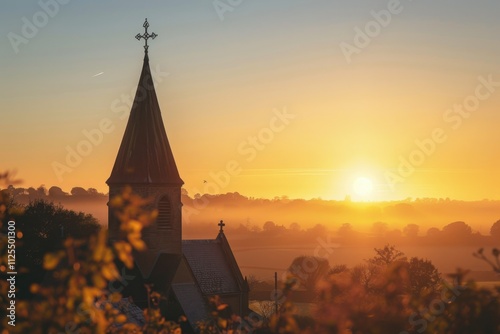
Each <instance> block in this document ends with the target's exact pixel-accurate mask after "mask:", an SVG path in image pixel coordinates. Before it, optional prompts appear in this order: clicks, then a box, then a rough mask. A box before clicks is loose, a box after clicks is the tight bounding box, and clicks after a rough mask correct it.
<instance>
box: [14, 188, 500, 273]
mask: <svg viewBox="0 0 500 334" xmlns="http://www.w3.org/2000/svg"><path fill="white" fill-rule="evenodd" d="M10 192H11V193H12V194H13V196H14V199H15V200H16V201H18V202H20V203H24V204H26V203H28V202H29V201H33V200H35V199H41V198H43V199H46V200H48V201H53V202H54V203H56V204H60V205H62V206H64V207H65V208H67V209H71V210H75V211H83V212H85V213H90V214H92V215H93V216H95V217H96V218H97V219H98V220H99V222H100V223H101V224H102V225H103V226H107V214H108V208H107V202H108V195H107V194H102V193H99V192H97V191H95V190H92V189H88V190H85V189H83V188H80V187H75V188H73V189H72V190H71V192H70V193H65V192H64V191H62V190H61V189H60V188H58V187H51V188H49V190H47V189H45V188H43V187H42V188H38V189H34V188H28V189H23V188H17V189H15V188H13V187H12V188H11V189H10ZM182 202H183V238H184V239H200V238H215V237H216V235H217V233H218V226H217V223H218V222H219V221H220V220H224V222H225V224H226V227H225V233H226V235H227V236H228V239H229V242H230V243H231V246H232V247H233V251H234V253H235V256H236V257H237V260H238V262H239V263H240V267H241V269H242V271H243V273H244V274H246V275H254V276H256V277H260V278H270V277H271V276H272V275H273V273H274V271H275V270H278V269H280V268H281V269H282V270H283V272H285V271H286V268H287V267H288V265H289V264H290V263H291V261H292V260H293V259H294V258H296V257H297V256H300V255H310V256H314V255H315V252H317V251H318V250H317V249H318V245H321V244H325V243H328V244H329V245H330V246H331V249H332V250H333V251H332V252H331V253H329V254H326V255H327V258H328V261H329V262H330V264H331V265H336V264H345V265H348V266H354V265H356V264H359V263H361V262H363V261H364V260H365V259H367V258H369V257H370V256H371V255H372V252H373V248H375V247H382V246H383V245H385V244H388V243H389V244H393V245H395V246H397V247H398V248H399V249H401V250H402V251H403V252H404V253H405V254H406V255H407V256H417V255H419V256H421V257H423V258H427V259H429V260H432V262H433V263H435V265H436V267H437V268H438V269H439V270H440V271H442V272H453V271H454V270H455V269H456V268H458V267H461V268H468V269H470V270H472V271H473V272H475V274H476V275H478V276H476V277H478V278H479V279H482V280H491V279H494V274H493V273H490V274H486V276H484V275H483V274H484V273H486V272H489V267H488V266H487V264H485V263H484V262H480V261H478V260H477V259H475V258H474V257H473V256H472V253H473V252H474V251H476V250H477V249H479V248H480V247H494V246H496V245H497V244H498V242H499V241H500V235H498V233H497V232H496V233H497V234H494V235H491V232H492V231H493V229H492V227H493V225H494V223H495V222H496V221H498V220H499V216H500V215H499V214H498V213H499V212H500V201H490V200H484V201H474V202H472V201H471V202H468V201H456V200H450V199H407V200H404V201H393V202H351V201H349V200H345V201H327V200H321V199H312V200H303V199H288V198H283V197H282V198H274V199H261V198H249V197H246V196H244V195H241V194H239V193H228V194H221V195H196V196H193V197H191V196H190V195H189V194H187V192H186V191H183V194H182ZM497 225H499V224H497ZM482 273H483V274H482ZM492 275H493V276H492Z"/></svg>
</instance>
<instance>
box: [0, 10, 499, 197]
mask: <svg viewBox="0 0 500 334" xmlns="http://www.w3.org/2000/svg"><path fill="white" fill-rule="evenodd" d="M448 6H452V5H451V4H448V5H447V4H442V3H436V4H428V3H426V4H423V3H418V2H407V1H406V2H403V1H402V2H401V6H400V7H399V8H397V9H394V8H393V9H392V12H391V14H390V15H391V19H390V20H389V22H388V23H387V17H386V18H385V20H386V21H382V22H383V23H384V25H385V26H383V25H382V24H380V23H377V21H376V17H381V16H380V15H382V16H383V13H387V11H388V10H389V9H388V8H389V7H388V2H387V1H360V2H359V3H357V4H356V5H353V4H351V3H350V2H348V1H341V2H335V4H333V3H330V2H326V1H320V2H315V3H314V4H309V3H307V4H306V3H303V2H301V1H298V0H293V1H284V0H281V1H276V2H273V3H272V4H269V3H268V2H266V1H255V2H249V1H248V2H243V3H242V4H241V5H239V6H237V7H235V8H233V10H232V11H228V12H224V13H221V12H220V11H219V12H217V9H215V8H214V7H213V6H212V4H210V2H207V3H203V2H181V1H172V2H168V3H163V2H161V3H160V2H152V3H150V4H148V5H147V6H146V5H144V4H142V3H141V4H139V3H135V2H132V1H123V2H121V3H120V6H119V7H117V6H113V5H112V4H109V3H108V4H101V3H99V2H95V3H92V4H91V5H87V6H86V7H85V5H82V4H80V3H77V2H74V3H69V4H67V5H64V6H61V7H60V8H59V10H58V12H57V14H56V15H54V17H51V18H50V19H49V20H48V23H47V24H46V25H43V26H41V27H39V28H38V32H37V33H36V34H35V36H33V37H30V38H25V40H26V41H27V42H26V43H21V44H19V43H18V44H16V43H15V42H13V40H12V38H13V37H12V36H14V35H13V34H17V35H18V36H23V22H24V21H23V17H25V18H27V19H28V20H31V19H32V18H33V15H34V14H36V13H37V12H39V11H42V10H43V9H41V8H40V7H39V5H38V4H37V2H36V1H26V2H23V4H18V3H16V4H12V5H10V7H9V9H8V10H2V11H1V14H0V27H1V29H2V30H1V33H2V34H3V35H5V36H6V37H7V38H3V39H2V40H1V42H0V43H2V47H1V48H0V56H1V57H2V59H4V61H6V63H7V64H8V66H6V67H5V66H4V67H2V75H1V77H2V78H4V80H2V81H1V82H0V94H1V95H0V96H1V99H0V106H1V110H2V120H1V122H0V133H1V134H2V137H1V138H2V139H3V143H4V145H3V150H2V159H1V161H0V167H1V168H2V169H17V170H18V176H19V177H20V178H22V179H23V180H24V184H23V185H24V186H25V187H27V186H35V187H36V186H39V185H41V184H44V185H46V186H52V185H58V186H60V187H62V188H63V189H64V190H66V191H69V190H70V189H71V188H72V187H73V186H83V187H86V188H88V187H94V188H97V189H98V190H100V191H103V192H106V191H107V187H106V185H105V183H104V182H105V180H106V179H107V177H108V176H109V173H110V171H111V167H112V164H113V162H114V159H115V157H116V153H117V151H118V147H119V144H120V140H121V137H122V135H123V132H124V128H125V125H126V120H127V116H128V112H129V110H130V108H129V103H130V101H129V100H130V98H132V96H133V95H134V89H135V86H136V85H137V80H138V77H139V72H140V69H141V66H142V51H143V49H142V47H141V43H139V42H137V41H136V40H135V39H134V38H133V36H135V34H137V33H138V32H140V31H141V25H142V22H143V20H144V17H146V16H147V17H148V21H149V22H150V24H151V29H150V30H151V31H154V32H156V33H157V34H159V37H158V38H157V39H156V40H154V41H153V42H152V43H151V47H150V64H151V67H152V70H153V72H156V74H157V75H156V89H157V94H158V98H159V102H160V106H161V108H162V112H163V119H164V122H165V126H166V129H167V134H168V137H169V140H170V144H171V146H172V149H173V152H174V155H175V157H176V161H177V165H178V168H179V171H180V173H181V177H182V178H183V179H184V181H185V187H186V189H187V190H188V191H189V193H190V194H192V195H193V194H195V193H198V192H200V193H204V192H212V193H213V192H221V193H224V192H232V191H238V192H240V193H243V194H245V195H248V196H256V197H274V196H282V195H287V196H290V197H294V198H295V197H302V198H314V197H321V198H325V199H343V198H344V197H345V196H347V195H350V196H352V198H353V199H354V200H391V199H401V198H406V197H450V198H457V199H466V200H469V199H483V198H491V199H500V191H499V189H500V176H499V173H498V170H499V169H500V154H497V149H496V145H495V144H496V143H497V142H498V141H499V139H500V132H499V131H498V123H499V121H500V116H499V113H498V110H499V106H500V91H498V90H500V71H499V62H498V59H500V57H499V56H500V47H499V43H498V36H497V34H496V32H498V31H499V28H500V27H499V23H498V22H497V21H498V20H496V16H495V15H494V13H498V9H500V5H499V4H498V3H496V2H490V3H488V4H484V5H482V6H481V7H480V8H476V7H478V6H476V5H474V4H470V3H468V2H466V1H458V2H457V3H453V8H448ZM373 13H375V14H373ZM380 13H382V14H380ZM89 22H91V23H92V24H89ZM385 23H387V24H385ZM377 24H378V28H377ZM370 27H371V28H370ZM366 29H368V30H366ZM369 29H379V31H378V32H377V31H375V33H373V32H370V30H369ZM359 31H362V32H368V33H369V34H370V35H372V36H371V37H370V36H368V35H367V37H365V39H364V40H363V37H359ZM9 34H10V35H9ZM9 36H10V37H9ZM14 41H15V40H14ZM360 41H361V42H363V41H364V43H361V42H360ZM13 43H14V44H13ZM365 44H366V45H365ZM346 45H349V48H350V49H349V48H348V49H347V50H351V51H352V50H354V49H356V51H355V52H354V53H349V52H348V51H346ZM16 52H17V53H16ZM346 52H347V53H346ZM5 78H6V79H5ZM103 122H104V123H103ZM95 129H99V130H98V131H99V133H100V134H102V137H101V135H100V134H99V133H97V132H96V131H97V130H95ZM89 133H90V134H93V137H91V139H92V140H93V142H92V141H91V140H89V138H88V136H90V135H89ZM86 134H87V135H86ZM85 142H87V143H90V144H87V143H85ZM89 145H90V146H89ZM68 150H70V151H72V150H74V151H75V152H77V151H78V150H80V152H83V153H85V155H84V154H79V156H80V159H78V158H76V157H72V158H73V160H71V159H70V160H67V159H68V153H67V152H68ZM228 164H229V167H228ZM55 166H56V167H57V168H56V169H55ZM70 170H71V171H70ZM230 172H231V173H230ZM360 178H363V179H362V180H368V181H367V182H368V183H369V187H368V188H369V189H364V190H361V191H360V190H359V189H357V188H356V189H357V190H356V189H355V187H354V186H353V185H354V184H359V180H360ZM204 180H206V181H207V183H204Z"/></svg>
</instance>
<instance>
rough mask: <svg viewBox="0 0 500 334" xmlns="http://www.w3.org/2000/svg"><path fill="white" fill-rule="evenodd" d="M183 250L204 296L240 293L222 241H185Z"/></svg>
mask: <svg viewBox="0 0 500 334" xmlns="http://www.w3.org/2000/svg"><path fill="white" fill-rule="evenodd" d="M182 250H183V253H184V255H185V257H186V259H187V261H188V263H189V265H190V267H191V270H192V271H193V273H194V275H195V277H196V280H197V281H198V284H199V285H200V288H201V290H202V291H203V294H205V295H216V294H228V293H239V292H240V288H239V286H238V282H237V280H236V277H235V275H234V273H233V270H232V268H231V265H230V263H229V261H228V259H227V257H226V255H225V254H224V251H223V249H222V245H221V242H220V240H217V239H214V240H183V241H182Z"/></svg>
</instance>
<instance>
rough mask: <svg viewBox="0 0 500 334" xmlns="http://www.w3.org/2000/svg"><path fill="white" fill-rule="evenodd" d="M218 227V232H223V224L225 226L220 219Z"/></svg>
mask: <svg viewBox="0 0 500 334" xmlns="http://www.w3.org/2000/svg"><path fill="white" fill-rule="evenodd" d="M217 225H219V227H220V230H219V233H223V232H224V226H226V224H224V222H223V221H222V220H221V221H220V223H219V224H217Z"/></svg>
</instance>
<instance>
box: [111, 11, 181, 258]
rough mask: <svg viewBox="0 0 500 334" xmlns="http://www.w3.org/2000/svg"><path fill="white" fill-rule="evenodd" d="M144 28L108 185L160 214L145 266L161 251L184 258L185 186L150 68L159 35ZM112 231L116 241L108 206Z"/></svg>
mask: <svg viewBox="0 0 500 334" xmlns="http://www.w3.org/2000/svg"><path fill="white" fill-rule="evenodd" d="M143 27H144V29H145V32H144V34H142V35H141V34H137V36H135V37H136V38H137V39H138V40H141V39H144V42H145V45H144V63H143V66H142V71H141V76H140V79H139V84H138V86H137V92H136V95H135V99H134V103H133V105H132V110H131V111H130V116H129V119H128V123H127V127H126V129H125V134H124V135H123V139H122V142H121V145H120V148H119V150H118V155H117V156H116V160H115V164H114V166H113V170H112V171H111V176H110V177H109V179H108V180H107V181H106V183H107V184H108V186H109V198H110V199H111V198H112V197H113V196H115V195H118V194H120V192H121V191H122V189H123V188H124V187H126V186H130V187H131V188H132V191H133V192H134V193H136V194H138V195H140V196H142V197H143V198H147V199H150V200H151V204H150V208H151V210H154V209H157V210H158V217H157V219H156V221H155V222H154V223H152V224H151V225H150V226H148V227H146V228H144V229H143V240H144V242H145V243H146V245H147V248H148V250H147V254H148V255H147V256H145V257H144V256H143V258H149V260H147V262H150V261H151V259H152V258H153V259H154V257H156V255H158V254H159V253H162V252H163V253H172V254H182V249H181V243H182V223H181V222H182V217H181V214H182V203H181V187H182V185H183V184H184V182H183V181H182V179H181V178H180V176H179V172H178V170H177V166H176V164H175V160H174V155H173V153H172V150H171V148H170V144H169V142H168V138H167V133H166V131H165V127H164V125H163V120H162V116H161V110H160V106H159V104H158V99H157V97H156V91H155V88H154V84H153V78H152V76H151V70H150V68H149V56H148V48H149V46H148V40H149V39H154V38H155V37H156V36H157V35H156V34H155V33H151V34H149V33H148V27H149V23H148V21H147V19H146V21H145V22H144V25H143ZM108 229H109V239H110V240H117V238H118V237H119V230H120V222H119V220H118V219H117V217H115V215H114V213H113V212H112V211H111V209H110V208H108ZM140 258H141V257H140ZM140 258H139V259H140ZM145 261H146V260H145ZM138 264H139V265H141V264H140V263H138Z"/></svg>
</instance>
